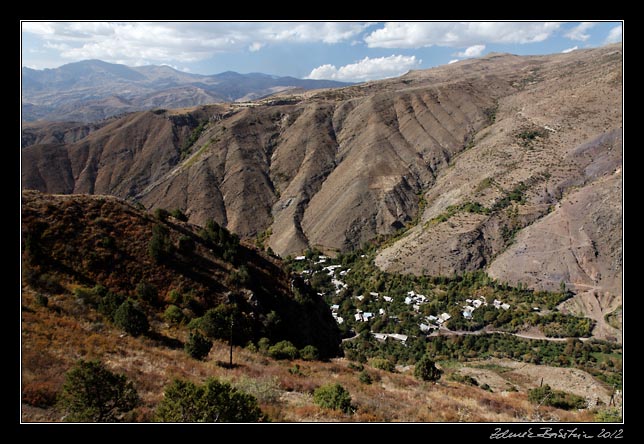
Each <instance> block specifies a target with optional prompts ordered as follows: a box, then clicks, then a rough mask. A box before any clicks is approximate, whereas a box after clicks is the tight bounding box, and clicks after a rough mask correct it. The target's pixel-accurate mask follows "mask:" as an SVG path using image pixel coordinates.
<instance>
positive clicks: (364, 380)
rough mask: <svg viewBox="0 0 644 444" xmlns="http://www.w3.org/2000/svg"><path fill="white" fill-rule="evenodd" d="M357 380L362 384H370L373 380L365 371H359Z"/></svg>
mask: <svg viewBox="0 0 644 444" xmlns="http://www.w3.org/2000/svg"><path fill="white" fill-rule="evenodd" d="M358 380H359V381H360V382H362V383H363V384H367V385H369V384H371V383H372V382H373V379H372V378H371V375H370V374H369V373H368V372H366V371H364V370H363V371H361V372H360V374H359V375H358Z"/></svg>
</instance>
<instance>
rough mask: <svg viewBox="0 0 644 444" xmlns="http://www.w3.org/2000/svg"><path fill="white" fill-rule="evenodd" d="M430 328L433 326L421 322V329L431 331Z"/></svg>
mask: <svg viewBox="0 0 644 444" xmlns="http://www.w3.org/2000/svg"><path fill="white" fill-rule="evenodd" d="M430 328H431V327H430V326H429V325H427V324H420V331H429V330H430Z"/></svg>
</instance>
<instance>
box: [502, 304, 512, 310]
mask: <svg viewBox="0 0 644 444" xmlns="http://www.w3.org/2000/svg"><path fill="white" fill-rule="evenodd" d="M501 308H502V309H504V310H507V309H509V308H510V304H501Z"/></svg>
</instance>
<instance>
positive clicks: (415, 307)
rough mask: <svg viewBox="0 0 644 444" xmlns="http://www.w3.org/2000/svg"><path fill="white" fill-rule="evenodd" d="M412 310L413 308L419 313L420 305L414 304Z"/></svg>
mask: <svg viewBox="0 0 644 444" xmlns="http://www.w3.org/2000/svg"><path fill="white" fill-rule="evenodd" d="M411 308H413V309H414V311H418V310H420V305H418V304H414V305H412V306H411Z"/></svg>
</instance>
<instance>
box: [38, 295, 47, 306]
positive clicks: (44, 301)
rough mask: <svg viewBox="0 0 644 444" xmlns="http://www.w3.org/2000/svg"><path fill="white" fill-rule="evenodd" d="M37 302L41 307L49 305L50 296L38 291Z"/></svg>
mask: <svg viewBox="0 0 644 444" xmlns="http://www.w3.org/2000/svg"><path fill="white" fill-rule="evenodd" d="M36 304H38V305H40V306H41V307H47V306H48V305H49V298H48V297H47V296H45V295H44V294H42V293H36Z"/></svg>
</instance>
